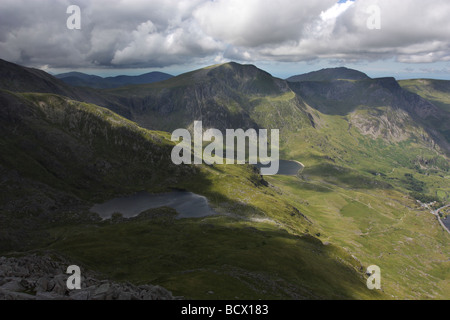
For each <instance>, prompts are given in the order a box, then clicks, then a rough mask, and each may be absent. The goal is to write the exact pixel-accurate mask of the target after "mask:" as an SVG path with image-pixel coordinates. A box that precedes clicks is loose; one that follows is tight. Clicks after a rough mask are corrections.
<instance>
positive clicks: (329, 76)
mask: <svg viewBox="0 0 450 320" xmlns="http://www.w3.org/2000/svg"><path fill="white" fill-rule="evenodd" d="M368 79H370V77H369V76H367V75H366V74H365V73H363V72H361V71H358V70H354V69H349V68H345V67H338V68H326V69H322V70H319V71H313V72H309V73H305V74H301V75H297V76H292V77H290V78H288V79H286V80H287V81H290V82H301V81H333V80H368Z"/></svg>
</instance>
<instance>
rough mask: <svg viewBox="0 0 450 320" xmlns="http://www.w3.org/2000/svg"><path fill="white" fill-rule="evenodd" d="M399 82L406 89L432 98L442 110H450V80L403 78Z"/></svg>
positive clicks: (429, 98)
mask: <svg viewBox="0 0 450 320" xmlns="http://www.w3.org/2000/svg"><path fill="white" fill-rule="evenodd" d="M399 84H400V85H401V86H402V87H403V88H404V89H406V90H408V91H411V92H413V93H416V94H418V95H419V96H421V97H423V98H425V99H427V100H430V101H431V102H433V103H434V104H435V105H436V106H438V107H440V108H441V109H442V110H445V111H447V112H450V81H447V80H432V79H412V80H401V81H399Z"/></svg>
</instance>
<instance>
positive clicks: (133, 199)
mask: <svg viewBox="0 0 450 320" xmlns="http://www.w3.org/2000/svg"><path fill="white" fill-rule="evenodd" d="M159 207H170V208H173V209H175V210H176V211H177V212H178V215H177V219H183V218H201V217H206V216H211V215H215V214H217V212H215V211H214V210H213V209H212V208H211V207H210V206H209V203H208V199H206V198H205V197H203V196H200V195H198V194H195V193H192V192H187V191H172V192H167V193H158V194H151V193H148V192H146V191H142V192H138V193H135V194H133V195H131V196H126V197H119V198H114V199H112V200H109V201H107V202H105V203H102V204H96V205H94V206H93V207H92V208H91V211H92V212H95V213H97V214H98V215H99V216H100V217H102V218H103V219H109V218H111V216H112V214H113V213H121V214H122V215H123V216H124V217H125V218H131V217H135V216H137V215H139V214H140V213H142V212H144V211H146V210H149V209H154V208H159Z"/></svg>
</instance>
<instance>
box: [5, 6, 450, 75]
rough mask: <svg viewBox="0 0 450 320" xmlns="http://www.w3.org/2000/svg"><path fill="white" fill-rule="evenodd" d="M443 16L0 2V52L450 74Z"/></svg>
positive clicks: (53, 64) (140, 66) (371, 10)
mask: <svg viewBox="0 0 450 320" xmlns="http://www.w3.org/2000/svg"><path fill="white" fill-rule="evenodd" d="M72 5H75V6H78V7H79V8H80V15H79V17H80V19H79V22H80V25H79V26H80V28H81V29H76V28H75V29H74V28H68V20H69V22H70V23H71V25H72V26H74V25H75V24H74V23H75V22H76V21H78V20H74V17H75V16H74V15H73V14H74V11H69V13H68V12H67V9H68V7H69V6H72ZM449 17H450V1H449V0H427V1H422V0H356V1H349V0H347V1H346V0H341V1H337V0H301V1H299V0H126V1H125V0H89V1H88V0H1V1H0V58H1V59H4V60H7V61H11V62H15V63H18V64H21V65H25V66H30V67H36V68H40V69H42V70H45V71H47V72H50V73H61V72H67V71H72V70H75V71H80V72H86V73H89V74H97V75H101V76H110V75H119V74H129V75H137V74H142V73H145V72H149V71H163V72H167V73H171V74H174V75H177V74H180V73H183V72H187V71H191V70H194V69H197V68H202V67H205V66H209V65H212V64H218V63H224V62H228V61H236V62H239V63H243V64H255V65H256V66H258V67H259V68H261V69H264V70H266V71H268V72H270V73H271V74H272V75H274V76H277V77H280V78H286V77H289V76H291V75H295V74H301V73H305V72H310V71H314V70H319V69H322V68H329V67H340V66H346V67H349V68H354V69H358V70H361V71H363V72H365V73H367V74H368V75H369V76H371V77H382V76H394V77H396V78H397V79H407V78H437V79H449V80H450V19H449Z"/></svg>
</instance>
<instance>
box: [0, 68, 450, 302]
mask: <svg viewBox="0 0 450 320" xmlns="http://www.w3.org/2000/svg"><path fill="white" fill-rule="evenodd" d="M36 81H38V80H37V79H36ZM402 85H403V84H402ZM38 87H39V86H38ZM15 88H20V86H16V87H15ZM17 90H18V91H20V90H19V89H17ZM30 90H31V91H32V90H33V89H32V88H30ZM37 91H38V90H37ZM350 93H351V94H350ZM95 94H96V96H97V97H99V99H100V100H102V101H103V102H104V103H106V106H108V101H112V102H114V103H113V104H112V105H110V107H111V109H114V108H119V110H122V111H124V113H125V114H127V115H128V118H129V119H125V118H124V117H121V116H119V115H117V114H115V113H114V112H112V111H110V110H109V109H107V108H102V107H99V106H97V105H95V104H89V103H86V102H79V101H76V100H73V98H72V99H71V98H68V97H64V96H61V95H57V94H51V93H24V92H12V91H7V90H1V91H0V133H1V136H0V149H1V153H0V171H1V176H2V179H1V180H0V187H1V188H2V190H3V192H2V195H1V198H0V225H1V226H2V228H1V229H0V240H1V241H0V254H2V255H17V254H21V253H23V252H48V251H50V252H55V253H59V254H63V255H64V256H66V257H68V258H69V259H73V260H74V261H77V262H78V263H80V264H82V265H83V266H86V267H88V268H89V269H92V270H95V271H98V272H101V273H102V274H103V275H104V276H105V277H107V278H109V279H114V280H118V281H131V282H133V283H136V284H143V283H152V284H159V285H162V286H164V287H165V288H167V289H169V290H171V291H173V293H174V294H175V295H180V296H184V297H186V298H192V299H330V298H331V299H437V298H446V299H448V297H450V275H449V270H450V268H449V267H450V262H449V261H448V256H449V255H450V247H449V245H448V243H449V240H450V235H449V234H448V233H447V232H445V230H443V229H442V227H441V226H440V225H439V223H438V221H437V219H436V217H435V216H433V215H432V214H431V212H430V210H428V209H424V208H422V207H421V206H420V205H419V203H418V202H417V201H416V199H418V200H424V199H426V200H436V201H438V202H439V203H438V204H436V205H442V204H446V203H448V202H449V197H450V184H449V182H448V181H449V180H448V179H449V178H450V175H449V169H450V167H449V159H448V156H447V154H446V152H447V151H448V150H447V149H446V145H445V143H444V142H443V140H442V139H443V138H442V137H443V136H444V135H445V128H446V125H448V124H446V123H445V119H446V117H448V116H449V115H448V113H447V112H446V111H445V110H442V109H437V108H436V107H435V106H434V105H433V103H432V102H430V101H431V100H430V101H428V100H426V97H425V98H421V97H420V96H418V95H416V94H414V93H410V92H406V91H405V90H403V89H402V88H401V87H400V86H399V85H398V83H397V82H396V81H395V80H393V79H374V80H370V79H365V80H361V81H353V80H352V81H341V80H339V81H327V80H325V81H314V82H302V83H298V84H292V83H287V82H286V81H284V80H281V79H277V78H273V77H272V76H271V75H270V74H268V73H266V72H264V71H262V70H259V69H257V68H256V67H254V66H242V65H239V64H236V63H230V64H224V65H218V66H212V67H209V68H205V69H201V70H196V71H193V72H190V73H187V74H184V75H181V76H178V77H174V78H171V79H169V80H167V81H163V82H158V83H155V84H150V85H138V86H130V87H126V88H119V89H114V90H107V91H104V90H103V91H95ZM194 120H202V121H203V122H204V128H207V127H214V128H219V129H224V128H244V129H245V128H267V129H280V137H281V150H280V151H281V157H282V158H283V159H287V160H296V161H300V162H302V163H303V164H304V165H305V168H304V169H303V170H302V171H301V172H300V173H299V174H298V175H297V176H270V177H267V176H265V177H264V178H263V177H261V176H260V174H259V172H258V170H257V169H256V168H254V167H252V166H250V165H214V166H206V165H197V166H175V165H173V164H172V162H171V160H170V152H171V149H172V147H173V143H172V142H171V141H170V132H171V130H173V129H175V128H182V127H185V128H191V126H192V122H193V121H194ZM133 121H135V122H133ZM432 125H433V126H432ZM440 139H441V140H440ZM171 189H178V190H179V189H181V190H188V191H191V192H194V193H197V194H200V195H203V196H205V197H207V198H208V200H209V202H210V204H211V206H213V208H214V209H215V210H216V211H217V212H218V213H220V214H219V215H216V216H210V217H205V218H199V219H176V218H175V215H176V212H174V211H173V210H172V209H170V208H165V207H163V208H158V209H153V210H149V211H148V212H146V214H144V215H141V216H139V217H136V218H132V219H124V218H121V217H120V216H118V215H115V216H114V218H113V219H110V220H105V221H102V220H101V219H100V218H99V217H98V216H96V215H94V214H92V213H90V212H89V208H90V207H91V206H92V205H93V204H94V203H100V202H102V201H104V200H108V199H111V198H114V197H117V196H122V195H129V194H132V193H134V192H137V191H143V190H146V191H149V192H162V191H169V190H171ZM427 202H428V201H427ZM374 264H375V265H378V266H380V268H381V272H382V291H371V290H368V289H367V287H366V278H367V275H365V271H366V269H367V267H368V266H369V265H374ZM211 292H213V293H211Z"/></svg>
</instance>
